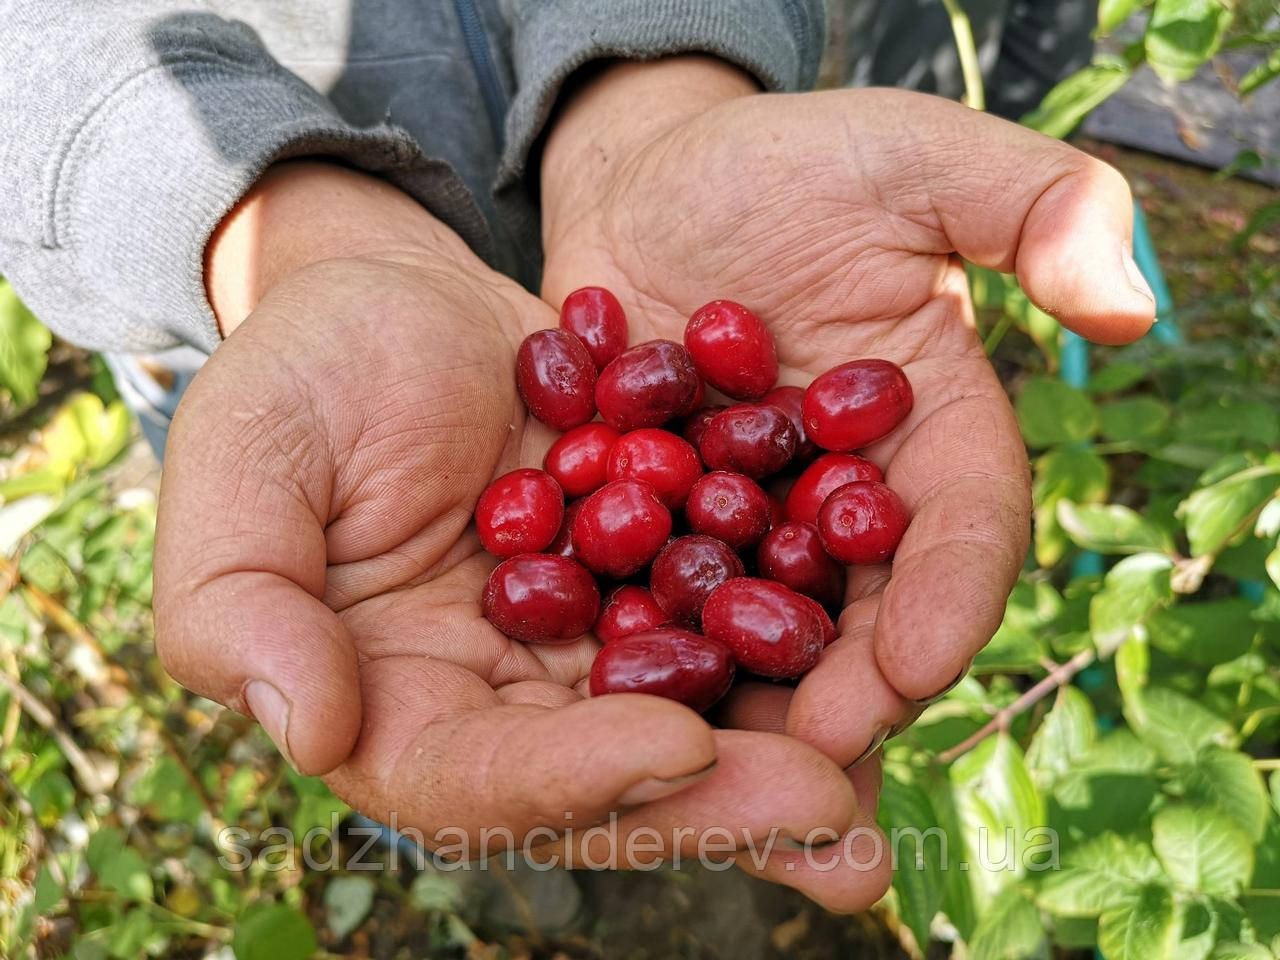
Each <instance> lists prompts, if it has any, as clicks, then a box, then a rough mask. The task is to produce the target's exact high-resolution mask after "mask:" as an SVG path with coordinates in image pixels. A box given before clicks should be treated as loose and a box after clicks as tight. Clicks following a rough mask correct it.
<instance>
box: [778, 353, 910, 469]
mask: <svg viewBox="0 0 1280 960" xmlns="http://www.w3.org/2000/svg"><path fill="white" fill-rule="evenodd" d="M913 402H914V398H913V396H912V393H911V383H910V381H908V380H907V375H906V374H905V373H903V372H902V368H901V367H899V366H898V365H897V364H896V363H890V362H889V361H888V360H854V361H851V362H850V363H842V364H840V366H838V367H834V368H832V369H831V370H828V371H827V372H826V373H824V374H822V375H821V376H820V377H818V378H817V379H816V380H814V381H813V383H811V384H809V389H807V390H806V391H805V392H804V403H803V404H802V406H801V410H802V412H803V413H804V429H805V433H806V434H808V436H809V439H810V440H812V441H813V442H814V443H816V444H817V445H818V446H820V447H822V448H823V449H824V450H836V451H842V452H843V451H849V450H856V449H857V448H858V447H865V446H867V445H868V444H871V443H875V442H876V441H877V440H879V439H880V438H881V437H884V436H885V435H887V434H888V433H889V432H890V431H891V430H893V428H894V427H896V426H897V425H898V424H900V423H901V422H902V421H903V420H904V419H906V416H907V414H908V413H910V412H911V405H912V403H913Z"/></svg>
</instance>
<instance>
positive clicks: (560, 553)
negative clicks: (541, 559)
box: [543, 500, 586, 557]
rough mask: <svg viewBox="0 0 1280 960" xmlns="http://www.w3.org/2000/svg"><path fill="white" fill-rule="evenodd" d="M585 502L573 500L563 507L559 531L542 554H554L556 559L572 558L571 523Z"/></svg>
mask: <svg viewBox="0 0 1280 960" xmlns="http://www.w3.org/2000/svg"><path fill="white" fill-rule="evenodd" d="M585 502H586V501H585V500H575V501H573V503H570V504H568V505H566V506H565V508H564V519H563V520H561V521H560V530H559V532H558V533H556V538H555V539H554V540H552V541H551V543H550V544H548V545H547V549H546V550H544V551H543V553H554V554H555V555H556V556H557V557H572V556H573V521H574V519H575V518H576V517H577V516H578V511H580V510H581V509H582V505H583V504H584V503H585Z"/></svg>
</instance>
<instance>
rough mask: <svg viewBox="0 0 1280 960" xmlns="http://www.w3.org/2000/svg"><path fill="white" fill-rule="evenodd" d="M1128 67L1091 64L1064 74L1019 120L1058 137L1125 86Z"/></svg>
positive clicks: (1078, 123)
mask: <svg viewBox="0 0 1280 960" xmlns="http://www.w3.org/2000/svg"><path fill="white" fill-rule="evenodd" d="M1128 79H1129V67H1128V66H1127V65H1126V64H1124V63H1122V62H1110V61H1108V62H1100V63H1091V64H1089V66H1087V67H1084V68H1082V69H1080V70H1077V71H1076V72H1075V73H1073V74H1071V76H1069V77H1067V78H1066V79H1065V80H1063V81H1062V82H1061V83H1059V84H1058V85H1057V86H1055V87H1054V88H1053V89H1052V90H1050V91H1049V92H1048V93H1047V94H1045V98H1044V99H1043V100H1041V101H1040V105H1039V106H1038V107H1036V108H1035V109H1034V110H1032V111H1031V112H1030V113H1027V114H1024V115H1023V117H1022V119H1021V121H1020V122H1021V123H1022V124H1023V125H1024V126H1028V127H1030V128H1031V129H1032V130H1039V131H1040V132H1041V133H1044V134H1048V135H1049V136H1051V137H1058V138H1059V139H1061V138H1063V137H1065V136H1067V134H1069V133H1070V132H1071V131H1072V130H1074V129H1075V128H1076V127H1078V126H1079V125H1080V122H1081V121H1082V120H1084V118H1085V117H1086V116H1088V115H1089V112H1090V111H1091V110H1092V109H1093V108H1094V107H1096V106H1097V105H1098V104H1100V103H1102V101H1104V100H1106V99H1107V97H1109V96H1111V95H1112V94H1113V93H1115V92H1116V91H1117V90H1119V89H1120V88H1121V87H1123V86H1124V85H1125V82H1126V81H1127V80H1128Z"/></svg>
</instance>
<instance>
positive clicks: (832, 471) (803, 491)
mask: <svg viewBox="0 0 1280 960" xmlns="http://www.w3.org/2000/svg"><path fill="white" fill-rule="evenodd" d="M855 480H875V481H876V482H877V483H878V482H881V481H883V480H884V474H883V473H881V472H880V468H879V467H877V466H876V465H875V464H874V463H872V462H871V461H870V460H867V459H866V458H864V457H860V456H858V455H857V454H853V453H824V454H823V455H822V456H820V457H819V458H818V459H817V460H815V461H813V463H811V464H809V466H808V467H807V468H805V471H804V473H802V474H800V476H799V477H797V478H796V482H795V483H793V484H792V485H791V489H790V490H789V491H788V492H787V519H788V520H798V521H800V522H801V523H813V524H816V523H817V522H818V510H819V509H821V507H822V501H824V500H826V499H827V497H828V495H830V493H831V491H832V490H834V489H836V488H837V487H843V486H844V485H845V484H846V483H853V482H854V481H855Z"/></svg>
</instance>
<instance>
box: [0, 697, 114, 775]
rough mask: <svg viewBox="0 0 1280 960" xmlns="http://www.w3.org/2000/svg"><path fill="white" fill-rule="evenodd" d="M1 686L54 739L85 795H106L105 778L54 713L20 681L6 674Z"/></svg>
mask: <svg viewBox="0 0 1280 960" xmlns="http://www.w3.org/2000/svg"><path fill="white" fill-rule="evenodd" d="M0 684H3V685H4V686H5V688H6V689H7V690H8V691H9V694H10V695H11V696H12V697H13V698H14V699H16V700H17V701H18V703H19V704H21V706H22V709H23V710H24V711H26V713H27V715H28V716H29V717H31V719H32V720H34V721H35V722H36V723H38V724H39V725H40V726H41V727H43V728H44V729H45V731H46V732H47V733H48V734H49V736H51V737H53V741H54V743H56V744H57V745H58V749H60V750H61V751H62V754H63V756H65V757H66V758H67V762H68V763H69V764H71V769H72V770H74V771H75V773H76V776H77V777H78V778H79V780H80V784H81V786H83V787H84V789H85V792H86V793H88V794H89V795H90V796H94V797H97V796H100V795H101V794H104V793H106V787H105V786H104V784H103V783H102V778H101V777H99V776H98V770H97V768H96V767H95V766H94V765H93V761H91V760H90V759H89V758H88V757H87V756H85V753H84V751H83V750H81V749H80V747H79V745H78V744H77V743H76V742H75V740H73V739H72V738H71V735H70V734H69V733H67V731H65V730H63V729H62V725H61V724H60V723H58V718H57V717H56V716H54V713H53V711H52V710H50V709H49V708H48V707H46V706H45V705H44V704H43V703H42V702H40V700H39V699H38V698H37V697H36V695H35V694H33V693H32V692H31V691H30V690H28V689H27V688H26V687H24V686H23V685H22V683H21V681H19V680H14V679H13V677H11V676H9V675H8V674H7V673H0Z"/></svg>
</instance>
